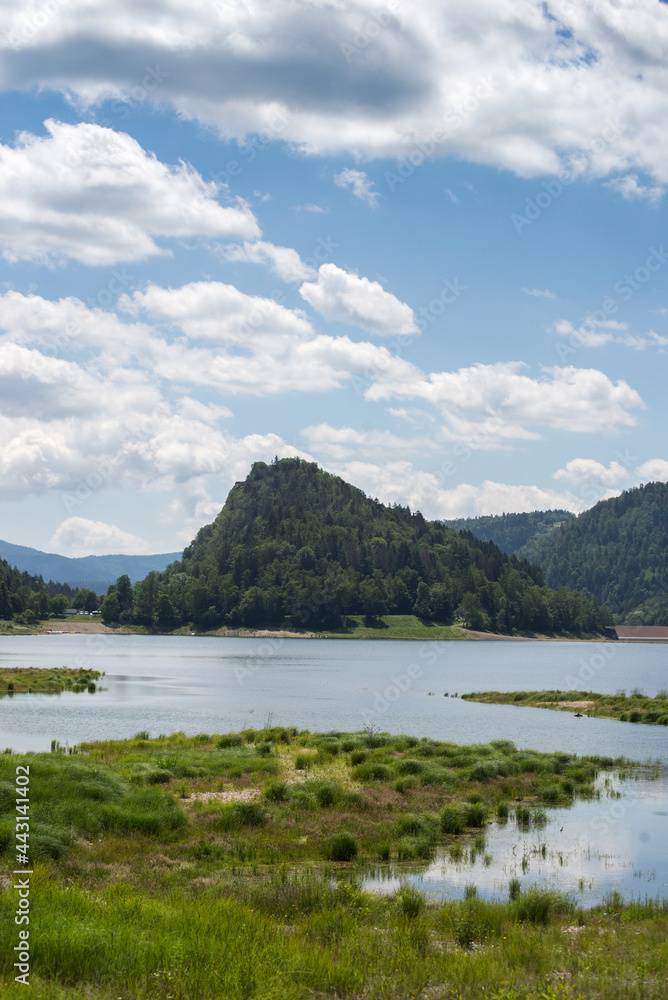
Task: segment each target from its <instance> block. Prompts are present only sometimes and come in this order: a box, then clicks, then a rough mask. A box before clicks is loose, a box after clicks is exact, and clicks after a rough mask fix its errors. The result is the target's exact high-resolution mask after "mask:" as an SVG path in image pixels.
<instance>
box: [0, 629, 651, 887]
mask: <svg viewBox="0 0 668 1000" xmlns="http://www.w3.org/2000/svg"><path fill="white" fill-rule="evenodd" d="M13 666H36V667H54V666H71V667H80V666H83V667H91V668H93V669H96V670H100V671H104V672H105V677H104V678H103V679H102V681H101V684H102V686H103V687H104V688H105V689H106V690H103V691H98V692H97V693H96V694H93V695H89V694H87V693H84V694H78V695H75V694H71V693H65V694H62V695H60V696H49V695H32V696H16V697H14V698H3V699H0V746H3V747H4V746H9V747H12V748H13V749H14V750H46V749H48V748H49V745H50V741H51V740H52V739H58V740H60V741H61V743H66V742H69V743H70V744H73V743H78V742H80V741H82V740H94V739H104V738H110V739H114V738H121V737H128V736H132V735H134V734H135V733H136V732H138V731H139V730H143V729H147V730H149V732H150V733H151V734H152V735H158V734H160V733H170V732H174V731H176V730H183V731H185V732H186V733H188V734H194V733H199V732H226V731H231V730H238V729H242V728H244V727H249V726H262V725H265V724H267V723H268V722H269V723H270V724H271V723H273V724H284V725H296V726H298V727H300V728H302V729H312V730H319V731H327V730H330V729H341V730H355V729H359V728H361V727H362V726H363V725H364V724H365V723H371V724H372V725H374V726H376V727H377V728H379V729H385V730H389V731H391V732H395V733H410V734H412V735H415V736H430V737H433V738H435V739H444V740H453V741H455V742H458V743H473V742H488V741H489V740H492V739H499V738H506V739H511V740H513V741H514V742H515V743H516V744H517V745H518V746H520V747H534V748H536V749H538V750H544V751H552V750H567V751H570V752H572V753H578V754H590V753H596V754H603V755H606V756H611V757H618V756H626V757H628V758H630V759H633V760H640V761H647V760H652V761H659V762H661V764H662V767H661V768H660V769H659V770H658V772H656V773H655V776H654V780H651V781H649V780H640V781H638V780H627V781H624V782H621V783H620V782H619V781H618V779H617V778H616V777H613V776H609V775H608V776H607V778H608V781H609V782H612V785H610V784H609V785H608V786H606V785H605V783H604V782H605V777H606V776H603V777H602V779H601V799H600V800H598V801H592V802H577V803H575V804H574V805H573V807H572V808H570V809H568V810H565V809H552V810H547V812H548V816H549V822H548V825H547V826H546V827H545V828H544V829H541V830H529V831H526V832H523V831H520V830H518V828H517V827H516V825H515V824H514V823H513V822H512V820H511V821H510V822H509V823H508V824H506V825H499V824H495V823H493V824H490V825H489V826H488V828H487V831H486V836H487V845H486V847H485V849H484V850H483V851H478V852H477V853H476V854H475V857H474V858H473V859H472V858H471V855H470V851H469V849H468V848H466V851H465V855H464V857H462V858H461V859H459V860H457V859H453V858H452V857H450V855H449V854H448V852H447V851H446V850H443V851H441V852H440V853H439V854H438V855H437V856H436V858H435V860H434V861H433V862H432V863H429V864H426V863H425V864H422V865H421V866H415V865H414V866H412V867H411V866H386V867H385V868H384V869H383V871H382V872H381V873H379V874H378V876H377V877H376V878H375V879H371V880H370V881H369V883H368V884H369V886H370V887H371V888H375V889H378V890H380V891H387V890H391V889H393V888H394V887H395V886H396V884H398V882H399V881H400V880H404V879H408V880H410V881H413V882H414V883H415V884H416V885H418V886H419V887H420V888H422V889H424V890H425V891H427V892H429V893H431V894H433V895H435V896H448V897H453V896H460V895H463V893H464V889H465V887H466V886H467V885H469V884H475V885H476V886H477V888H478V891H479V892H480V894H481V895H483V896H487V897H497V898H504V897H505V896H506V895H507V892H508V882H509V880H510V879H511V878H513V877H518V878H520V879H521V880H522V882H523V883H524V884H525V885H527V884H530V883H531V882H541V883H547V884H551V885H555V886H558V887H560V888H563V889H567V890H569V891H573V893H574V894H575V895H576V896H577V897H578V898H579V899H580V900H581V902H582V903H583V904H585V905H591V904H593V903H596V902H598V901H600V900H601V899H602V898H603V896H604V895H605V894H606V893H607V892H609V891H610V890H612V889H618V890H619V891H621V892H623V893H624V895H626V896H627V897H628V896H631V895H634V896H638V895H641V896H644V895H645V894H649V895H651V896H657V895H658V896H665V895H668V848H667V846H666V845H668V727H663V726H642V725H631V724H630V723H624V722H615V721H613V720H606V719H587V718H581V719H576V718H575V717H574V716H573V715H572V714H571V713H562V712H551V711H546V710H541V709H532V708H515V707H510V706H501V705H478V704H474V703H469V702H464V701H462V700H461V699H460V698H458V697H453V695H454V694H456V693H457V694H462V693H464V692H467V691H478V690H501V691H504V690H505V691H512V690H538V689H544V688H560V689H562V690H565V689H569V688H572V687H575V688H577V689H583V690H594V691H601V692H612V693H614V692H615V691H617V690H619V689H624V690H626V691H627V693H630V692H631V690H632V689H633V688H640V689H641V690H643V691H644V692H645V693H646V694H656V692H657V691H658V690H659V689H661V688H667V687H668V646H665V645H657V646H652V645H645V644H642V645H633V646H630V645H629V646H627V645H622V644H621V643H619V644H618V643H595V644H592V643H578V642H503V641H499V642H467V643H462V642H425V643H423V642H402V641H383V640H375V641H374V640H316V639H310V640H306V639H216V638H198V637H189V636H184V637H177V636H157V637H152V636H121V635H118V636H114V635H102V636H99V635H98V636H88V635H83V634H80V635H53V636H23V637H5V636H3V637H0V667H13ZM446 693H447V697H444V695H446ZM613 793H614V797H610V796H611V795H612V794H613ZM618 793H619V794H620V795H621V797H620V798H617V797H616V796H617V794H618Z"/></svg>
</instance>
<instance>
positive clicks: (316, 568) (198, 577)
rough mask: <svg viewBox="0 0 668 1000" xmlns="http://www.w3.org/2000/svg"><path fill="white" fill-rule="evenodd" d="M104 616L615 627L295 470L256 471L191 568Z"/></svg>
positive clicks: (277, 466) (496, 563)
mask: <svg viewBox="0 0 668 1000" xmlns="http://www.w3.org/2000/svg"><path fill="white" fill-rule="evenodd" d="M101 612H102V617H103V620H105V621H121V622H124V621H125V622H133V623H135V624H142V625H146V626H148V627H155V626H157V627H158V628H159V629H161V630H165V631H167V630H171V629H173V628H176V627H178V626H180V625H189V624H193V625H194V626H196V627H197V628H198V629H215V628H218V627H220V626H223V625H228V626H231V627H236V626H244V627H253V626H266V625H272V624H273V625H277V624H281V623H284V622H289V623H290V624H291V625H293V626H297V627H300V626H301V627H305V626H306V627H309V628H321V627H328V628H336V627H340V626H341V625H344V624H345V620H346V616H348V615H360V614H361V615H364V616H365V617H366V619H367V621H369V622H372V621H375V620H377V619H378V618H379V617H380V616H381V615H383V614H410V613H413V614H416V615H418V616H419V617H420V618H422V619H425V620H429V621H437V622H439V623H443V624H450V623H452V622H453V621H454V620H455V618H456V617H457V618H461V619H462V620H463V621H464V623H465V624H467V625H469V626H470V627H472V628H475V629H480V630H490V631H494V632H503V633H507V634H512V633H513V632H563V631H567V632H578V633H580V632H600V631H601V630H603V629H604V628H606V627H607V626H608V625H609V623H610V616H609V613H608V612H607V611H606V610H605V609H602V608H600V607H599V606H598V604H597V602H596V601H595V600H592V599H591V598H589V597H587V596H583V595H580V594H576V593H573V592H572V591H569V590H566V589H562V590H560V591H558V592H555V591H553V590H549V589H548V588H547V587H546V586H545V582H544V579H543V576H542V573H541V571H540V569H538V568H537V567H536V566H532V565H530V564H529V563H528V562H527V561H526V560H524V559H518V558H516V557H515V556H508V555H505V554H504V553H502V552H501V551H500V550H499V548H498V547H497V546H496V545H495V544H494V543H492V542H482V541H480V540H479V539H477V538H475V537H474V536H473V535H472V534H471V533H470V532H467V533H464V534H458V533H457V532H455V531H453V530H452V529H451V528H448V527H445V526H444V525H442V524H440V523H438V522H430V521H427V520H425V518H424V517H423V516H422V514H420V513H412V512H411V511H410V510H409V509H408V508H406V507H401V506H398V505H394V506H392V507H387V506H384V505H383V504H381V503H380V502H379V501H378V500H373V499H370V498H368V497H367V496H365V494H364V493H363V492H362V491H361V490H358V489H356V488H355V487H353V486H350V485H349V484H348V483H346V482H344V481H343V480H342V479H340V478H339V477H338V476H333V475H330V474H328V473H325V472H323V471H322V470H321V469H320V468H318V466H317V465H315V464H314V463H309V462H305V461H302V460H300V459H296V458H295V459H283V460H282V461H278V459H276V460H275V461H274V462H273V463H272V464H271V465H266V464H265V463H263V462H258V463H256V464H255V465H254V466H253V468H252V470H251V472H250V474H249V476H248V478H247V479H246V481H245V482H243V483H237V484H236V485H235V486H234V488H233V489H232V490H231V492H230V495H229V497H228V499H227V502H226V504H225V506H224V508H223V510H222V511H221V512H220V514H219V515H218V517H217V518H216V520H215V521H214V522H213V524H210V525H208V526H207V527H205V528H202V530H201V531H200V532H199V533H198V535H197V537H196V538H195V540H194V541H193V542H192V543H191V545H189V546H188V547H187V548H186V550H185V551H184V553H183V557H182V558H181V560H179V561H177V562H174V563H172V564H171V565H170V566H169V567H168V568H167V570H166V571H165V572H164V573H150V574H149V575H148V576H147V577H146V578H145V579H144V580H143V581H141V582H140V583H138V584H136V585H135V586H134V587H132V586H130V581H129V580H128V578H127V577H125V578H121V579H120V580H119V581H118V584H116V585H114V586H113V587H112V588H110V591H109V593H108V594H107V596H106V598H105V599H104V601H103V603H102V606H101Z"/></svg>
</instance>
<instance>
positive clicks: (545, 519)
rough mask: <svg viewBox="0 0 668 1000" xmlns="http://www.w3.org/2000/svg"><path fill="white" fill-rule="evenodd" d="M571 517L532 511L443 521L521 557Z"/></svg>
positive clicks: (563, 512) (566, 513)
mask: <svg viewBox="0 0 668 1000" xmlns="http://www.w3.org/2000/svg"><path fill="white" fill-rule="evenodd" d="M574 517H575V514H572V513H571V512H570V510H532V511H531V512H530V513H525V514H489V515H484V516H481V517H459V518H455V519H454V520H450V521H443V522H442V523H443V524H447V526H448V527H449V528H454V529H455V531H470V532H471V534H472V535H475V537H476V538H480V539H482V541H484V542H495V543H496V544H497V545H498V546H499V548H500V549H501V551H502V552H506V553H507V554H508V555H513V553H515V554H521V553H520V549H522V548H523V546H525V545H527V543H528V542H531V541H532V540H534V539H536V538H539V537H541V536H543V535H545V534H547V532H548V531H551V530H552V528H554V527H555V526H556V525H558V524H563V523H564V522H566V521H570V520H572V519H573V518H574Z"/></svg>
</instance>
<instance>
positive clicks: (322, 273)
mask: <svg viewBox="0 0 668 1000" xmlns="http://www.w3.org/2000/svg"><path fill="white" fill-rule="evenodd" d="M299 294H300V295H301V297H302V298H303V299H305V300H306V302H308V303H309V305H311V306H313V308H314V309H315V310H316V311H317V312H319V313H320V314H321V316H324V317H325V319H327V320H335V321H338V322H340V323H350V324H351V325H353V326H359V327H361V328H362V329H363V330H368V331H369V333H375V334H376V335H377V336H379V337H392V336H397V335H399V334H415V333H418V332H419V331H418V327H417V324H416V322H415V316H414V314H413V310H412V309H411V308H410V306H408V305H406V303H405V302H401V301H400V300H399V299H397V298H396V297H395V296H394V295H392V293H391V292H386V291H385V289H384V288H383V287H382V285H381V284H380V283H379V282H377V281H370V280H369V279H368V278H360V277H358V275H356V274H351V273H350V272H348V271H343V270H341V268H340V267H337V266H336V264H323V265H322V266H321V267H320V270H319V272H318V280H317V281H316V282H312V283H311V282H307V283H305V284H303V285H302V287H301V288H300V289H299Z"/></svg>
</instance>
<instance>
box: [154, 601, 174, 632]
mask: <svg viewBox="0 0 668 1000" xmlns="http://www.w3.org/2000/svg"><path fill="white" fill-rule="evenodd" d="M156 607H157V610H156V614H157V619H158V625H159V626H160V628H161V629H163V630H164V631H166V632H170V631H171V630H172V629H173V628H174V627H175V626H176V612H175V610H174V605H173V604H172V602H171V600H170V599H169V596H168V595H167V594H161V595H160V597H159V598H158V603H157V606H156Z"/></svg>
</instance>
